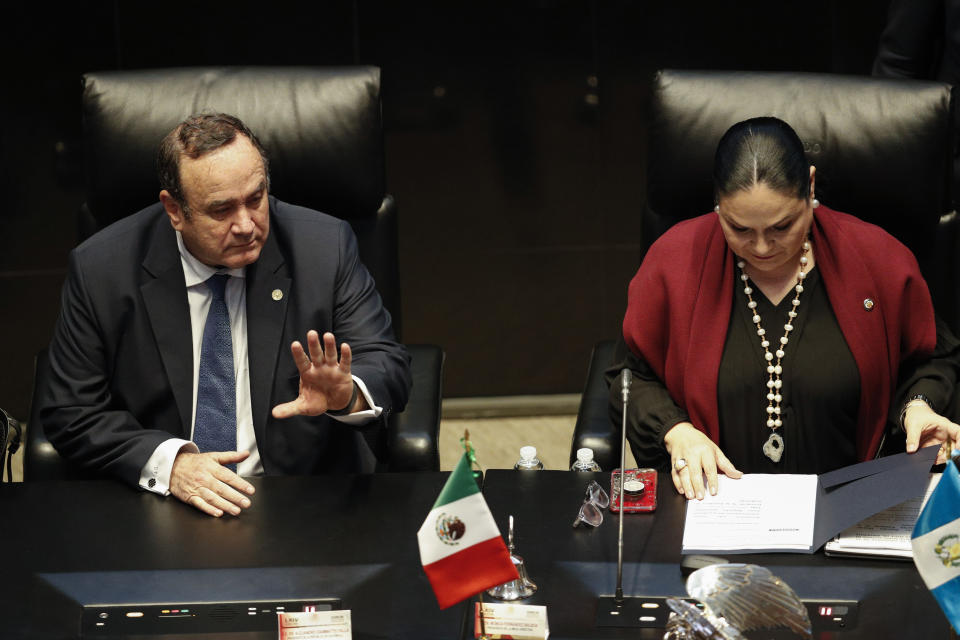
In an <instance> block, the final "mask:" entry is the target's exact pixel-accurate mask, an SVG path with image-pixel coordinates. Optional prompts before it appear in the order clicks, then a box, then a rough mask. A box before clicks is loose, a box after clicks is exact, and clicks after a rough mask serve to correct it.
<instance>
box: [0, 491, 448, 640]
mask: <svg viewBox="0 0 960 640" xmlns="http://www.w3.org/2000/svg"><path fill="white" fill-rule="evenodd" d="M447 475H448V474H445V473H430V474H413V473H411V474H377V475H367V476H322V477H302V478H277V477H274V478H258V479H256V478H255V479H252V480H251V482H252V483H253V485H254V486H255V487H256V491H257V492H256V495H255V496H254V497H253V506H252V507H251V508H250V509H249V510H248V511H247V512H245V513H244V514H242V515H241V516H240V517H238V518H231V517H224V518H222V519H214V518H210V517H209V516H205V515H203V514H202V513H200V512H199V511H196V510H195V509H193V508H192V507H188V506H187V505H184V504H182V503H179V502H178V501H177V500H175V499H173V498H168V499H164V498H161V497H158V496H155V495H152V494H149V493H145V492H138V491H134V490H131V489H129V488H127V487H125V486H122V485H120V484H118V483H115V482H111V481H89V482H83V481H75V482H56V483H26V484H14V485H7V484H2V485H0V512H2V516H0V517H2V525H0V541H2V547H3V550H4V554H3V557H4V559H5V561H4V564H3V566H2V569H0V638H4V639H6V638H35V637H36V635H35V634H34V633H33V632H32V630H31V628H32V627H33V626H34V624H33V623H32V622H31V621H30V619H29V618H30V617H31V614H30V609H31V608H32V607H33V606H35V605H36V604H37V603H36V602H30V600H31V599H34V598H36V596H35V592H34V591H33V590H32V588H31V583H32V581H33V574H34V573H38V572H74V571H111V570H124V571H131V570H163V569H218V568H232V567H297V566H307V567H316V568H317V571H318V572H325V573H326V574H327V575H329V576H331V577H332V579H333V582H334V583H336V580H337V578H338V577H339V576H342V577H343V578H344V581H345V582H349V581H354V582H355V578H356V575H357V571H358V567H360V566H362V565H366V566H370V565H383V566H382V569H381V570H380V571H379V572H378V575H377V577H376V578H375V579H373V580H369V581H366V582H363V583H362V584H352V585H350V587H349V589H347V591H346V592H345V593H342V594H339V593H332V594H329V595H331V596H335V597H341V598H342V600H343V606H344V608H349V609H351V610H352V619H353V629H354V636H353V637H354V638H357V639H361V638H438V639H440V638H443V639H444V640H448V639H449V638H455V637H457V636H458V635H459V634H460V631H461V624H462V619H463V612H464V609H465V607H464V606H458V607H452V608H450V609H448V610H446V611H440V610H439V609H438V607H437V603H436V599H435V598H434V595H433V591H432V590H431V589H430V585H429V582H428V581H427V579H426V576H425V575H424V574H423V571H422V568H421V565H420V555H419V550H418V547H417V540H416V532H417V530H418V529H419V528H420V524H421V523H422V522H423V518H424V517H425V516H426V514H427V513H428V512H429V511H430V508H431V507H432V506H433V503H434V501H435V500H436V498H437V495H438V494H439V493H440V489H441V488H442V486H443V483H444V481H445V480H446V477H447ZM273 637H274V638H275V637H276V635H274V636H273Z"/></svg>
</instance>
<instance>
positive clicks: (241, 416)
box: [140, 231, 383, 495]
mask: <svg viewBox="0 0 960 640" xmlns="http://www.w3.org/2000/svg"><path fill="white" fill-rule="evenodd" d="M177 246H178V247H179V248H180V261H181V263H182V264H183V275H184V279H185V280H186V285H187V302H188V304H189V306H190V327H191V332H192V334H193V335H192V337H193V411H192V413H191V418H190V424H191V429H190V434H191V438H192V437H193V425H194V423H195V421H196V416H197V386H198V385H197V383H198V378H199V374H200V350H201V347H202V344H203V328H204V325H205V324H206V321H207V312H208V311H209V310H210V303H211V301H212V299H213V295H212V294H211V292H210V289H209V288H208V287H207V285H206V284H205V283H206V281H207V280H208V279H209V278H210V276H212V275H214V274H216V273H226V274H229V275H230V276H231V278H230V280H228V281H227V288H226V294H225V298H226V303H227V311H228V313H229V314H230V334H231V337H232V339H233V373H234V380H235V381H236V387H237V451H249V452H250V455H249V456H248V457H247V459H246V460H243V461H242V462H240V463H238V464H237V474H238V475H241V476H252V475H262V474H263V464H262V462H261V460H260V452H259V450H258V449H257V439H256V434H255V433H254V430H253V411H252V409H251V405H250V369H249V365H248V357H247V288H246V285H245V282H244V278H245V275H246V268H241V269H226V268H220V269H215V268H213V267H210V266H208V265H205V264H203V263H202V262H200V261H199V260H197V259H196V258H195V257H194V256H193V254H191V253H190V252H189V251H187V248H186V246H185V245H184V244H183V238H182V237H181V235H180V232H179V231H178V232H177ZM353 379H354V381H355V382H356V383H357V387H358V388H359V390H360V392H361V393H362V394H363V397H364V398H365V399H366V401H367V405H369V406H370V407H372V408H371V409H366V410H364V411H358V412H356V413H351V414H349V415H345V416H331V417H333V418H334V419H336V420H339V421H340V422H343V423H346V424H363V423H364V422H367V421H369V420H372V419H374V418H377V417H379V416H380V414H381V413H382V412H383V408H382V407H379V406H377V404H376V403H375V402H374V401H373V398H372V397H371V396H370V392H369V391H368V390H367V386H366V385H365V384H364V383H363V381H362V380H360V378H357V377H356V376H353ZM290 400H293V398H290ZM180 451H187V452H192V453H197V452H198V451H199V449H197V445H195V444H194V443H193V442H191V441H190V440H183V439H182V438H170V439H169V440H166V441H164V442H162V443H161V444H160V446H158V447H157V448H156V449H155V450H154V452H153V455H151V456H150V458H149V459H148V460H147V463H146V464H145V465H144V466H143V468H142V469H141V470H140V486H141V487H143V488H144V489H147V490H149V491H153V492H155V493H160V494H163V495H167V494H169V493H170V473H171V471H172V470H173V461H174V459H175V458H176V457H177V454H178V453H179V452H180Z"/></svg>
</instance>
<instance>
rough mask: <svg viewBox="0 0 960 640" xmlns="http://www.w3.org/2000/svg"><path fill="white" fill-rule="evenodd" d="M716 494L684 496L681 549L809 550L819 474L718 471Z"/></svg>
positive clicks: (705, 550) (726, 550)
mask: <svg viewBox="0 0 960 640" xmlns="http://www.w3.org/2000/svg"><path fill="white" fill-rule="evenodd" d="M717 480H718V491H717V495H715V496H711V495H709V493H708V494H707V496H706V497H705V498H704V499H703V500H689V501H688V502H687V519H686V525H685V526H684V529H683V552H684V553H709V552H717V551H724V552H730V551H740V552H746V551H755V552H764V551H809V550H811V548H812V546H813V529H814V521H815V517H816V508H817V476H815V475H793V474H776V475H774V474H762V473H754V474H747V475H744V476H743V477H742V478H740V479H738V480H733V479H731V478H728V477H726V476H722V475H721V476H719V477H718V478H717Z"/></svg>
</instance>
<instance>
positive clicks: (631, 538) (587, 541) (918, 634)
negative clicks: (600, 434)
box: [484, 470, 949, 640]
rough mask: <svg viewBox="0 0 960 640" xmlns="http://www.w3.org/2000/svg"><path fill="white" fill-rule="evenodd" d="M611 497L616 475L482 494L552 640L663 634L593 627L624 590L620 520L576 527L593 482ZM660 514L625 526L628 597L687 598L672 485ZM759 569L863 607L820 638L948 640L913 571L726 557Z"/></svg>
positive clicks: (534, 482) (807, 559)
mask: <svg viewBox="0 0 960 640" xmlns="http://www.w3.org/2000/svg"><path fill="white" fill-rule="evenodd" d="M594 478H595V479H596V480H597V481H598V482H600V483H601V484H602V485H603V486H604V488H606V489H609V485H610V474H609V473H596V474H587V473H572V472H565V471H539V472H529V471H528V472H516V471H501V470H494V471H490V472H489V473H488V474H487V477H486V482H485V487H484V495H485V496H486V498H487V503H488V504H489V505H490V509H491V511H492V512H493V513H494V516H495V517H496V519H497V524H498V525H499V526H500V530H501V532H505V531H506V527H507V518H508V516H510V515H511V514H512V515H513V516H514V520H515V525H514V526H515V541H516V544H517V553H518V554H520V555H521V556H522V557H523V558H524V561H525V564H526V567H527V571H528V573H529V574H530V577H531V578H532V579H533V581H534V582H535V583H536V584H537V586H538V587H539V590H538V591H537V593H536V594H534V595H533V596H532V597H531V598H529V599H528V600H527V601H525V602H527V603H528V604H545V605H547V606H548V614H547V615H548V618H549V622H550V631H551V634H550V637H551V639H554V638H556V639H559V638H644V639H654V638H655V639H656V640H660V638H662V637H663V631H662V630H654V629H634V630H625V629H609V628H607V629H604V628H597V627H596V626H595V616H596V600H597V596H598V595H613V592H614V588H615V587H616V583H617V569H616V563H617V529H618V524H617V517H618V516H617V514H614V513H610V512H604V521H603V524H602V525H600V526H599V527H597V528H596V529H590V528H584V527H582V526H581V527H578V528H576V529H573V528H572V527H571V524H572V523H573V519H574V517H575V516H576V514H577V509H579V506H580V504H581V502H582V501H583V495H584V492H585V489H586V486H587V484H588V483H589V481H590V480H592V479H594ZM658 484H659V494H658V503H659V504H658V507H657V511H656V512H655V513H652V514H627V515H626V516H625V517H624V524H623V532H624V540H625V543H624V551H623V557H624V570H623V591H624V594H625V595H645V596H678V595H679V596H685V595H686V588H685V586H684V582H685V578H684V577H683V576H682V575H681V573H680V568H679V563H680V559H681V555H680V545H681V541H682V536H683V519H684V516H685V513H686V509H685V502H686V501H685V500H684V498H682V497H681V496H679V495H677V493H676V492H675V491H674V489H673V485H672V484H671V483H670V479H669V477H668V476H665V475H661V476H660V478H659V482H658ZM728 559H729V560H730V561H731V562H748V563H754V564H760V565H763V566H765V567H767V568H768V569H770V570H771V571H772V572H773V573H774V575H777V576H779V577H781V578H783V579H784V580H785V581H786V582H787V583H788V584H789V585H790V586H791V587H793V589H794V591H796V592H797V595H798V596H800V597H801V598H804V599H837V600H859V601H860V609H859V620H858V623H857V625H856V628H854V629H851V630H845V631H842V632H836V633H833V634H823V635H820V636H819V638H820V639H821V640H823V639H825V638H835V639H836V640H846V639H848V638H849V639H850V640H853V639H854V638H870V639H871V640H873V639H879V638H948V637H949V626H948V624H947V621H946V618H945V617H944V615H943V612H942V611H940V609H939V607H938V606H937V603H936V601H935V600H934V598H933V596H932V595H931V594H930V592H929V591H928V590H927V588H926V586H924V584H923V580H922V579H921V578H920V575H919V574H918V573H917V570H916V568H915V567H914V564H913V562H903V561H896V560H864V559H847V558H842V559H841V558H827V557H825V556H824V555H823V552H822V551H821V552H820V553H817V554H813V555H807V554H787V553H779V554H759V555H733V556H728Z"/></svg>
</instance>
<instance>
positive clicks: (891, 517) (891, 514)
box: [824, 473, 941, 559]
mask: <svg viewBox="0 0 960 640" xmlns="http://www.w3.org/2000/svg"><path fill="white" fill-rule="evenodd" d="M940 477H941V474H939V473H931V474H930V483H929V484H928V485H927V490H926V492H925V493H924V495H922V496H918V497H916V498H913V499H911V500H907V501H906V502H902V503H900V504H898V505H895V506H893V507H890V508H889V509H885V510H884V511H881V512H880V513H878V514H876V515H873V516H870V517H869V518H867V519H866V520H864V521H863V522H861V523H859V524H857V525H854V526H852V527H850V528H849V529H846V530H844V531H842V532H840V533H839V534H838V535H837V536H836V537H834V539H833V540H831V541H829V542H828V543H827V544H826V546H825V547H824V551H825V552H826V554H827V555H828V556H829V555H843V556H886V557H893V558H905V559H911V558H913V548H912V547H911V545H910V535H911V533H913V526H914V525H915V524H916V522H917V518H918V517H919V516H920V512H921V511H922V510H923V505H925V504H926V503H927V499H928V498H929V497H930V494H931V493H933V490H934V489H935V488H936V486H937V482H938V481H939V480H940Z"/></svg>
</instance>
